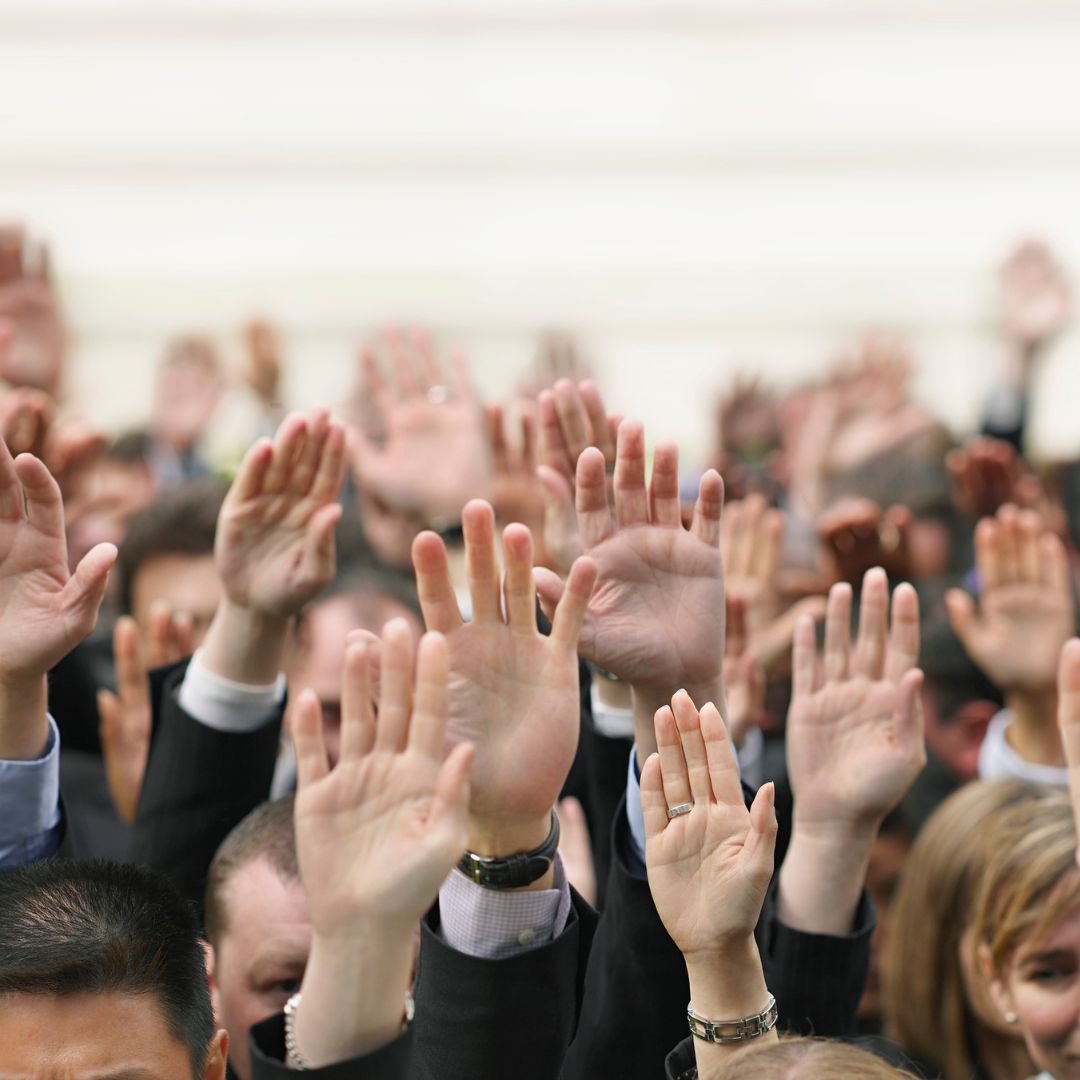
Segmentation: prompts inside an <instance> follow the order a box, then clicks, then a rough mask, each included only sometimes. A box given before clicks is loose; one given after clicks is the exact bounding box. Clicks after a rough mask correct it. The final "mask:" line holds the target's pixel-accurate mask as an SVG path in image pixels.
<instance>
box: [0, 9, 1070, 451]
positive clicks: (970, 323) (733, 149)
mask: <svg viewBox="0 0 1080 1080" xmlns="http://www.w3.org/2000/svg"><path fill="white" fill-rule="evenodd" d="M1078 57H1080V3H1077V2H1075V0H996V2H995V0H804V2H797V0H458V2H450V0H442V2H440V0H396V2H394V3H392V4H388V3H385V2H376V0H207V2H205V3H195V2H183V0H0V103H2V104H0V119H2V126H0V213H2V215H3V216H4V217H6V218H9V219H14V218H19V219H22V220H25V221H26V222H27V223H28V224H29V225H30V226H31V228H32V229H34V230H35V231H36V232H38V233H40V234H43V235H44V236H45V237H46V238H48V239H49V240H50V241H51V243H52V245H53V249H54V254H55V257H56V261H57V264H58V269H59V272H60V278H61V283H62V287H63V294H64V297H65V301H66V304H67V308H68V312H69V316H70V321H71V323H72V325H73V329H74V331H75V335H76V340H75V344H76V350H75V358H74V373H75V378H74V381H73V388H74V391H75V397H76V398H77V400H78V402H79V403H80V405H81V406H82V407H83V408H84V409H85V410H87V411H88V412H90V413H91V414H92V415H94V416H95V417H98V418H100V419H101V420H102V421H104V422H106V423H108V424H110V425H112V426H114V427H115V426H119V425H122V424H123V423H127V422H132V421H136V420H139V419H141V418H142V417H143V416H144V415H145V414H146V411H147V409H148V403H149V396H150V382H151V375H152V371H153V367H154V365H155V363H156V361H157V358H158V356H159V353H160V350H161V345H162V343H163V341H164V339H165V337H166V336H167V335H168V334H169V333H171V332H173V331H177V330H183V329H191V328H196V329H205V330H209V331H211V332H213V333H215V334H220V335H221V340H222V342H223V343H224V344H226V345H228V346H229V347H230V348H233V349H235V348H236V345H237V342H238V337H237V329H238V327H239V325H240V324H241V322H242V321H243V320H244V319H245V318H246V317H247V316H248V315H249V314H251V313H252V312H254V311H256V310H259V311H265V312H267V313H269V314H270V315H272V316H273V317H275V318H276V319H277V320H278V322H279V323H280V325H281V326H282V328H283V330H284V332H285V334H286V341H287V345H288V350H289V352H288V355H289V360H290V363H291V368H290V370H289V373H288V381H289V385H290V392H291V398H292V399H293V400H294V401H296V402H297V403H299V404H307V403H309V402H313V401H316V400H323V401H327V400H330V401H332V400H337V399H339V398H340V397H341V396H342V394H343V393H344V390H345V387H346V385H347V384H348V382H349V381H350V379H351V375H352V367H353V357H354V346H355V343H356V342H357V341H358V340H359V339H360V337H361V336H363V335H364V334H366V333H369V332H370V331H371V330H372V328H373V327H375V326H377V325H380V324H384V323H386V322H387V321H391V320H416V321H420V322H423V323H426V324H429V325H431V326H432V327H433V329H434V330H435V332H436V333H437V335H438V336H439V337H440V339H441V340H443V341H445V342H447V343H453V344H460V345H462V346H464V347H465V348H466V350H467V351H468V353H469V355H470V356H471V358H472V360H473V363H474V367H475V369H476V372H477V380H478V382H480V383H481V384H482V386H483V387H484V389H485V390H486V391H489V392H491V393H498V392H501V391H503V390H505V389H507V388H508V387H509V386H510V385H511V384H512V383H513V381H514V379H515V377H516V375H517V374H518V373H519V372H520V371H521V370H522V369H523V368H524V366H525V365H526V363H527V362H528V361H529V360H530V358H531V355H532V351H533V343H534V338H535V332H536V330H537V329H538V328H540V327H543V326H550V325H559V326H566V327H570V328H573V329H575V330H577V331H580V333H581V335H582V338H583V340H584V342H585V343H586V344H587V346H588V347H589V352H590V355H591V356H592V358H593V359H594V360H595V363H596V367H597V370H598V373H599V375H600V377H601V379H602V383H603V385H604V387H605V389H606V390H607V394H608V397H609V399H610V400H611V402H612V404H613V405H614V406H615V407H616V408H618V409H620V410H622V411H625V412H628V413H632V414H636V415H641V416H643V417H644V418H646V420H648V421H650V422H651V428H650V435H657V436H659V435H662V434H663V435H671V436H676V437H678V438H680V439H681V440H682V442H683V443H684V445H685V446H686V447H687V449H689V450H691V451H693V452H695V453H701V452H703V451H704V450H705V448H706V445H707V444H708V442H709V441H710V438H711V436H710V434H709V426H710V423H711V418H712V408H711V401H712V393H713V391H714V390H716V389H717V388H718V387H720V386H721V385H722V384H724V383H725V382H726V381H727V380H728V378H729V377H730V375H731V374H732V373H733V372H734V371H735V370H736V369H743V370H756V371H760V372H762V373H764V374H766V375H767V376H769V377H772V378H775V379H776V380H778V381H784V382H788V381H792V380H794V379H795V378H797V377H798V375H799V374H800V372H804V371H807V370H813V369H816V368H818V367H819V366H820V365H821V364H822V363H823V362H824V361H825V360H827V359H828V358H830V357H831V356H832V355H833V354H834V353H835V351H836V349H837V348H838V347H839V346H840V345H842V344H843V343H844V341H845V340H846V339H847V338H848V337H849V336H850V335H851V334H852V333H854V332H857V331H858V330H859V329H861V328H864V327H866V326H869V325H879V326H886V327H891V328H898V329H902V330H905V331H907V332H909V333H910V335H911V337H912V339H913V343H914V345H915V348H916V354H917V357H918V359H919V365H920V366H919V372H918V380H917V386H918V390H919V393H920V395H921V397H922V398H923V399H924V400H926V401H928V402H929V403H931V404H933V405H934V406H935V407H936V408H937V409H938V410H939V411H940V412H941V414H942V415H943V416H944V417H945V418H946V419H947V420H948V421H949V422H950V423H951V424H952V425H954V427H955V428H956V429H957V431H958V432H962V431H964V430H966V429H967V428H969V427H970V426H971V425H973V424H974V423H975V422H976V419H977V416H978V412H979V409H980V406H981V403H982V398H983V395H984V393H985V390H986V387H987V385H988V383H989V381H990V379H991V377H992V374H993V372H994V370H995V369H996V366H997V364H998V361H999V352H998V349H997V344H996V337H995V323H994V299H995V277H994V272H995V268H996V266H997V264H998V262H999V261H1000V259H1001V257H1002V256H1003V254H1004V253H1005V251H1006V250H1007V248H1008V247H1009V246H1010V244H1011V243H1012V242H1013V241H1014V240H1015V239H1017V238H1018V237H1020V236H1022V235H1025V234H1028V233H1036V234H1038V235H1042V236H1044V237H1046V238H1047V239H1048V240H1050V241H1051V242H1052V243H1053V244H1054V245H1055V246H1057V247H1058V248H1059V249H1060V251H1061V253H1062V254H1063V256H1064V258H1065V260H1066V262H1067V263H1068V264H1069V265H1070V266H1071V267H1074V268H1076V269H1078V270H1080V206H1078V201H1080V108H1078V107H1077V103H1078V102H1080V62H1078V60H1077V58H1078ZM1078 401H1080V351H1078V341H1077V339H1076V338H1075V337H1073V336H1068V337H1066V339H1064V340H1063V341H1062V342H1061V344H1060V345H1059V347H1058V348H1057V349H1056V350H1055V353H1054V355H1052V356H1051V357H1049V358H1048V362H1047V366H1046V368H1045V369H1044V371H1043V373H1042V376H1041V382H1040V385H1039V395H1038V401H1037V405H1036V416H1035V426H1034V431H1035V441H1036V449H1037V450H1041V451H1042V452H1044V453H1047V452H1078V451H1080V424H1078V423H1077V422H1076V419H1075V411H1076V402H1078Z"/></svg>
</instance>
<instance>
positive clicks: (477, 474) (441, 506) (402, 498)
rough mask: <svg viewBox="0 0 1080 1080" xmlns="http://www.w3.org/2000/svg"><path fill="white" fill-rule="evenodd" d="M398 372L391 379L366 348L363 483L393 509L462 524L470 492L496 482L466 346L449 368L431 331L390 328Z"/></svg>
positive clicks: (357, 455) (356, 464)
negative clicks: (436, 349) (403, 331)
mask: <svg viewBox="0 0 1080 1080" xmlns="http://www.w3.org/2000/svg"><path fill="white" fill-rule="evenodd" d="M385 348H386V351H387V353H388V355H389V360H390V367H391V370H392V372H393V385H391V383H390V382H388V381H387V379H386V378H385V376H384V375H383V372H382V369H381V368H380V366H379V363H378V361H377V360H376V358H375V354H374V352H372V351H371V350H365V351H364V353H363V354H362V364H363V380H364V392H365V396H366V397H367V398H368V399H369V401H370V403H371V405H372V406H373V408H374V416H373V417H372V418H371V420H370V423H371V430H365V429H364V428H363V427H362V426H361V427H358V428H357V429H356V432H355V438H354V440H353V450H352V465H353V472H354V474H355V476H356V482H357V485H358V486H359V487H360V488H361V489H363V490H364V491H366V492H367V493H368V494H369V495H371V496H373V497H374V498H375V499H377V500H379V501H380V502H381V503H382V504H384V505H385V506H387V507H390V508H392V509H394V510H398V511H404V512H407V513H409V514H413V515H417V516H418V517H419V518H420V519H421V520H423V521H426V522H430V523H434V524H440V525H444V524H457V522H458V521H459V520H460V518H461V510H462V507H463V506H464V505H465V503H466V502H468V500H469V499H471V498H477V497H479V498H484V497H486V496H487V495H488V494H489V493H490V490H491V482H492V466H491V456H490V453H489V449H488V443H487V433H486V431H485V425H484V416H483V413H482V412H481V410H480V408H479V406H478V404H477V402H476V398H475V395H474V394H473V390H472V386H471V384H470V381H469V375H468V369H467V367H466V365H465V360H464V358H463V357H462V356H461V355H460V354H455V355H453V356H452V357H451V359H450V367H449V371H447V370H445V369H444V368H443V366H442V364H441V363H440V362H439V361H438V359H437V358H436V356H435V352H434V349H433V347H432V345H431V342H430V340H429V338H428V337H427V335H426V334H423V333H419V332H416V333H413V334H410V335H407V336H406V335H402V334H399V333H397V332H389V333H387V334H386V335H385Z"/></svg>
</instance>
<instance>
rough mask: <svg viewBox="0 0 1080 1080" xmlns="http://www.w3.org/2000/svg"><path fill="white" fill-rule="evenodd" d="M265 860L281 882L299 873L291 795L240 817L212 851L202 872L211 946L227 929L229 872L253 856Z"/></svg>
mask: <svg viewBox="0 0 1080 1080" xmlns="http://www.w3.org/2000/svg"><path fill="white" fill-rule="evenodd" d="M260 858H261V859H265V860H266V861H267V862H268V863H269V864H270V865H271V866H272V867H273V868H274V870H275V871H276V872H277V874H278V876H279V877H280V878H281V880H282V881H295V880H296V879H297V878H298V877H299V876H300V868H299V866H298V865H297V862H296V832H295V830H294V828H293V797H292V795H283V796H282V797H281V798H280V799H275V800H274V801H273V802H265V803H263V804H262V805H261V806H257V807H256V808H255V809H254V810H252V811H251V813H250V814H248V816H247V817H246V818H244V819H243V820H242V821H241V822H240V823H239V824H238V825H237V826H236V827H235V828H234V829H233V830H232V832H230V833H229V835H228V836H226V837H225V839H224V840H223V841H222V842H221V846H220V847H219V848H218V849H217V851H216V852H215V854H214V859H213V862H211V863H210V870H209V872H208V873H207V875H206V897H205V915H204V918H205V923H206V936H207V938H208V939H209V941H210V943H211V944H212V945H213V946H214V948H219V947H220V945H221V938H222V935H223V934H224V933H225V931H226V930H227V929H228V919H227V918H226V914H225V890H226V889H227V887H228V884H229V881H230V880H231V878H232V876H233V874H235V873H236V871H237V870H239V869H240V868H241V867H243V866H246V865H247V864H248V863H250V862H254V860H255V859H260Z"/></svg>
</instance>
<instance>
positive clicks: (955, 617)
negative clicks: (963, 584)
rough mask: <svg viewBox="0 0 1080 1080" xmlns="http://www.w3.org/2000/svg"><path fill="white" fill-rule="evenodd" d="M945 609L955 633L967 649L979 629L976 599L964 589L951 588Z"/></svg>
mask: <svg viewBox="0 0 1080 1080" xmlns="http://www.w3.org/2000/svg"><path fill="white" fill-rule="evenodd" d="M945 610H946V612H948V615H949V625H950V626H951V627H952V628H953V633H955V634H956V636H957V637H958V638H959V639H960V641H961V643H962V644H963V646H964V648H965V649H966V648H967V647H968V644H969V643H970V642H971V640H972V639H973V638H974V637H975V634H976V632H977V629H978V616H977V615H976V612H975V601H974V600H973V599H972V597H971V595H970V594H969V593H966V592H965V591H964V590H963V589H950V590H949V591H948V592H947V593H946V594H945Z"/></svg>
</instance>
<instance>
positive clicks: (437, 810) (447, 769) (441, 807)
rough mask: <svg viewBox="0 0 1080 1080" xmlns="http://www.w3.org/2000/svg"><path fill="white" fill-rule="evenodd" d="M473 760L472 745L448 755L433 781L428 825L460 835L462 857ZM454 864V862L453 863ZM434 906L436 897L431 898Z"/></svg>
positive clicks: (464, 744)
mask: <svg viewBox="0 0 1080 1080" xmlns="http://www.w3.org/2000/svg"><path fill="white" fill-rule="evenodd" d="M475 757H476V747H475V746H473V745H472V743H459V744H458V745H457V746H455V747H454V749H453V750H451V751H450V753H449V755H448V756H447V758H446V760H445V761H444V762H443V763H442V766H441V768H440V769H439V774H438V776H436V777H435V789H434V792H433V794H432V800H431V823H432V824H433V825H437V826H440V827H446V826H448V825H451V824H452V825H453V826H454V828H456V829H457V830H458V831H459V832H460V834H461V851H460V853H459V855H458V857H460V855H463V854H464V853H465V844H466V835H465V825H466V815H467V814H468V810H469V772H470V771H471V769H472V765H473V760H474V758H475ZM455 861H456V859H455ZM431 899H432V902H433V903H434V900H435V897H434V896H433V897H432V898H431Z"/></svg>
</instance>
